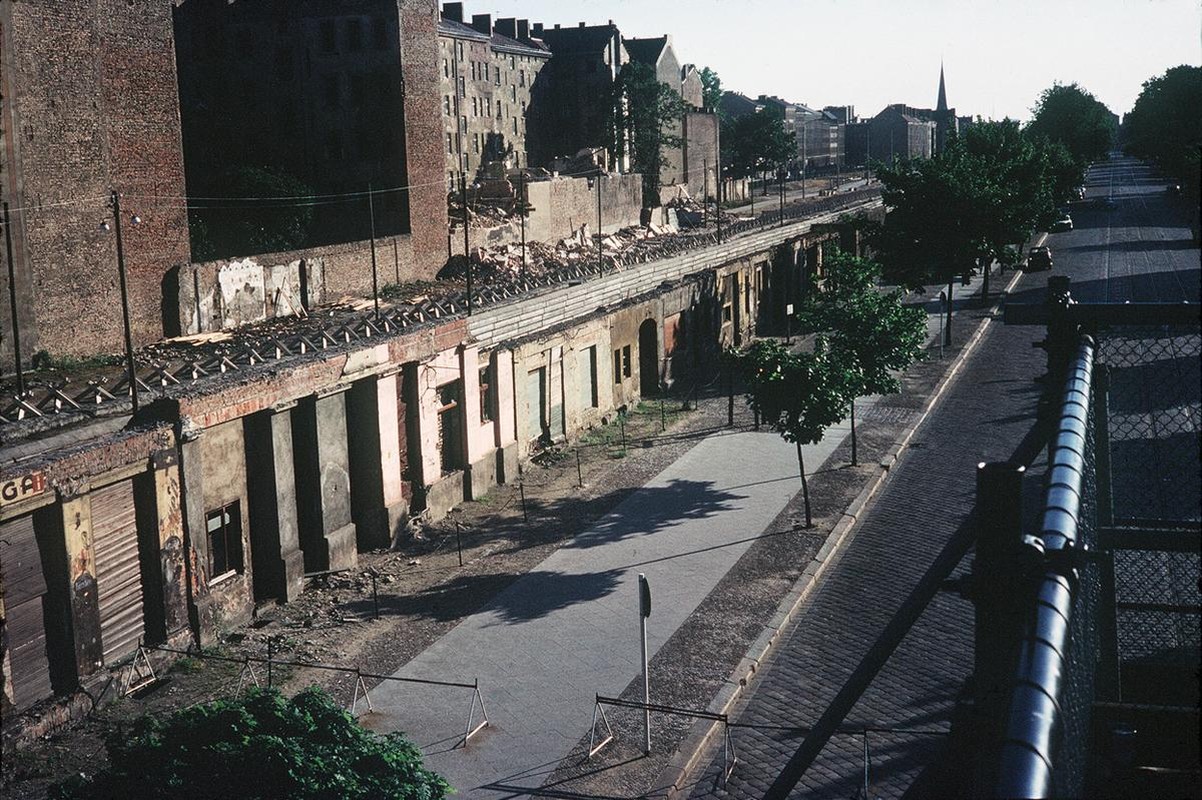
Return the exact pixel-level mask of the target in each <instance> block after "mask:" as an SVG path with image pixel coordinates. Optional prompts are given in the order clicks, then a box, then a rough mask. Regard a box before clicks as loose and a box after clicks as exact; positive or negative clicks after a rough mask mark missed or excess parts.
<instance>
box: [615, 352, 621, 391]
mask: <svg viewBox="0 0 1202 800" xmlns="http://www.w3.org/2000/svg"><path fill="white" fill-rule="evenodd" d="M621 382H622V348H620V347H619V348H618V349H617V350H614V386H617V385H618V384H620V383H621Z"/></svg>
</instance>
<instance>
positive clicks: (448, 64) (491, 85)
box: [438, 3, 551, 188]
mask: <svg viewBox="0 0 1202 800" xmlns="http://www.w3.org/2000/svg"><path fill="white" fill-rule="evenodd" d="M438 55H439V70H440V71H439V76H440V84H439V87H440V91H441V94H442V122H443V134H444V139H445V147H444V151H445V153H446V159H445V160H446V173H447V179H448V183H449V184H450V185H451V187H452V188H453V186H454V184H455V182H456V180H457V179H458V176H459V175H461V174H466V175H467V177H468V179H469V180H470V179H471V178H473V177H474V176H475V175H477V173H479V172H480V171H481V169H482V168H485V169H486V168H487V167H488V166H489V165H494V164H499V165H503V166H504V167H525V166H527V165H528V164H529V163H530V157H529V154H528V151H529V147H528V136H529V135H530V128H531V120H532V119H533V118H534V117H535V116H536V115H537V114H539V109H540V106H541V105H542V103H543V102H544V97H545V91H544V85H543V84H544V82H545V81H544V80H543V79H541V78H540V73H541V72H542V70H543V67H544V66H545V65H546V63H547V61H548V60H549V59H550V58H551V51H550V50H548V49H547V47H546V45H544V44H543V43H542V42H541V41H539V40H537V39H534V38H531V36H530V26H529V22H528V21H527V20H524V19H514V18H512V17H509V18H503V19H498V20H496V23H495V24H494V23H493V20H492V17H491V16H490V15H488V14H474V15H472V19H471V22H470V24H469V23H465V22H464V18H463V3H444V4H443V7H442V18H441V19H440V20H439V23H438Z"/></svg>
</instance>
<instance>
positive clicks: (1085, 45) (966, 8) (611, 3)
mask: <svg viewBox="0 0 1202 800" xmlns="http://www.w3.org/2000/svg"><path fill="white" fill-rule="evenodd" d="M464 13H465V14H466V15H469V16H470V15H471V14H473V13H476V14H484V13H492V14H493V15H494V17H496V16H500V17H524V18H527V19H530V20H531V21H532V22H540V21H541V22H543V23H544V24H546V25H548V26H551V25H553V24H554V23H556V22H558V23H560V24H561V25H563V26H564V27H567V26H571V25H576V24H577V23H579V22H581V21H584V22H587V23H589V24H590V25H595V24H604V23H605V22H607V21H609V20H610V19H612V20H613V21H614V23H615V24H617V25H618V26H619V27H620V28H621V30H622V35H623V36H660V35H663V34H664V33H670V34H672V39H673V43H674V45H675V47H676V52H677V55H678V56H679V57H680V59H681V62H682V63H690V62H691V63H695V64H697V65H698V66H709V67H711V68H713V69H715V70H717V72H718V74H719V75H720V76H721V77H722V84H723V87H724V88H727V89H733V90H736V91H741V92H743V93H745V94H749V95H752V96H754V95H757V94H775V95H779V96H781V97H785V98H787V99H789V100H792V101H794V102H801V103H806V104H807V105H811V106H818V107H821V106H824V105H854V106H855V107H856V113H858V114H860V115H861V116H871V115H873V114H875V113H876V112H878V111H880V110H881V108H883V107H884V106H885V105H887V104H888V103H908V104H910V105H915V106H924V107H933V106H934V105H935V97H936V91H937V89H938V82H939V61H940V59H941V58H942V59H943V62H944V66H945V69H946V74H947V96H948V103H949V104H950V105H952V106H954V107H955V108H956V111H957V113H959V114H961V115H966V114H967V115H972V116H978V115H980V116H984V117H995V118H1001V117H1004V116H1009V117H1014V118H1018V119H1026V118H1027V117H1028V116H1029V114H1030V109H1031V107H1032V106H1033V105H1034V104H1035V101H1036V99H1037V98H1038V96H1039V93H1040V92H1041V91H1042V90H1043V89H1045V88H1047V87H1048V86H1051V85H1052V83H1053V82H1054V81H1060V82H1061V83H1071V82H1073V81H1076V82H1077V83H1079V84H1081V85H1082V86H1084V87H1085V88H1086V89H1088V90H1089V91H1091V92H1093V93H1094V95H1095V96H1097V97H1098V99H1100V100H1101V101H1102V102H1104V103H1106V104H1107V105H1108V106H1109V107H1110V109H1111V110H1112V111H1114V112H1116V113H1118V114H1125V113H1126V112H1127V111H1129V110H1130V108H1131V105H1132V104H1133V103H1134V102H1135V98H1136V97H1138V96H1139V91H1140V86H1141V84H1142V83H1143V82H1144V81H1145V80H1147V79H1148V78H1150V77H1152V76H1153V75H1159V74H1161V73H1163V72H1164V71H1165V70H1166V69H1167V68H1169V67H1172V66H1176V65H1177V64H1194V65H1197V64H1200V63H1202V3H1200V2H1199V0H1043V2H1040V1H1039V0H1004V1H1003V0H466V2H465V4H464Z"/></svg>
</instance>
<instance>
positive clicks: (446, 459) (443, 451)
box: [438, 381, 463, 475]
mask: <svg viewBox="0 0 1202 800" xmlns="http://www.w3.org/2000/svg"><path fill="white" fill-rule="evenodd" d="M438 460H439V465H440V467H441V469H442V474H443V475H448V474H450V473H452V472H454V471H455V470H458V469H461V468H462V466H463V431H462V428H461V426H460V423H459V382H458V381H456V382H454V383H448V384H447V385H446V386H440V387H439V388H438Z"/></svg>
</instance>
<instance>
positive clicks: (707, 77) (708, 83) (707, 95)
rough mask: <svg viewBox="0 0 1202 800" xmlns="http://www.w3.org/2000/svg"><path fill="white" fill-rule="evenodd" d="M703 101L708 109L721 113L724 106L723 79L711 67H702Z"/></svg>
mask: <svg viewBox="0 0 1202 800" xmlns="http://www.w3.org/2000/svg"><path fill="white" fill-rule="evenodd" d="M701 101H702V105H703V107H704V108H705V110H706V111H713V112H715V113H719V115H721V114H720V112H719V110H720V109H721V107H722V79H721V78H719V77H718V73H717V72H714V71H713V70H712V69H710V68H709V67H702V69H701Z"/></svg>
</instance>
